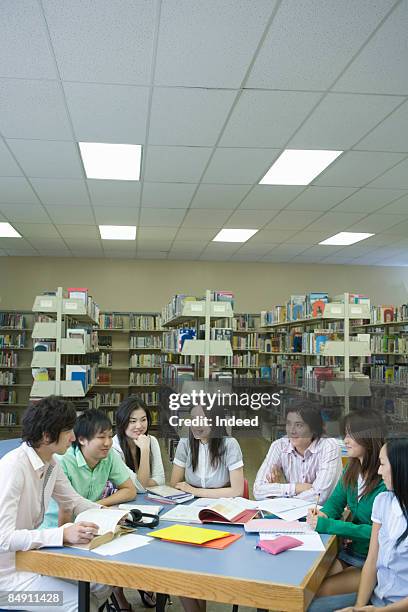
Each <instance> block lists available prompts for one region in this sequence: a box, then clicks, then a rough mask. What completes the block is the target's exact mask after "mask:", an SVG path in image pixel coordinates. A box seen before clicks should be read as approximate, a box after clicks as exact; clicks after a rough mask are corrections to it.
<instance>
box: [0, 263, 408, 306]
mask: <svg viewBox="0 0 408 612" xmlns="http://www.w3.org/2000/svg"><path fill="white" fill-rule="evenodd" d="M59 285H61V286H62V287H65V288H66V287H88V288H89V289H90V290H91V293H92V295H93V296H94V298H95V300H96V301H97V303H98V304H99V305H100V307H101V308H102V309H103V310H125V311H126V310H133V311H157V310H160V309H161V307H162V306H163V305H164V304H165V303H166V302H167V301H168V299H169V298H170V297H171V296H172V295H173V294H174V293H190V294H193V295H200V294H202V293H203V291H204V290H205V289H207V288H208V289H225V290H231V291H233V292H234V293H235V296H236V306H235V310H236V312H240V311H241V312H258V311H260V310H264V309H267V308H269V307H270V306H271V305H273V304H282V303H284V302H285V301H286V300H287V298H288V297H289V295H290V294H291V293H303V292H307V291H328V292H329V294H330V295H335V294H337V293H341V292H343V291H352V292H359V293H365V294H367V295H369V296H370V297H371V300H372V303H374V304H376V303H377V304H379V303H393V304H401V303H405V302H406V301H407V298H408V296H407V290H408V268H385V267H369V266H340V265H339V266H335V265H316V264H315V265H311V264H307V265H306V264H305V265H298V264H296V265H294V264H269V263H241V262H240V263H218V262H187V261H133V260H118V259H111V260H108V259H68V258H60V259H49V258H42V257H33V258H29V257H1V258H0V310H2V309H7V308H10V309H11V308H12V309H24V310H28V309H31V306H32V303H33V297H34V296H35V295H37V294H39V293H41V292H42V291H43V290H46V289H48V290H52V289H55V288H56V287H57V286H59Z"/></svg>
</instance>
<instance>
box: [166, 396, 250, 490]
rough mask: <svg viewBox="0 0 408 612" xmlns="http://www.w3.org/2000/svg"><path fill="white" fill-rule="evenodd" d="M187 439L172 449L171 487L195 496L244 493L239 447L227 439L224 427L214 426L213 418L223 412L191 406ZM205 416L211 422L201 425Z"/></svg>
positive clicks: (222, 414)
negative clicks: (192, 422) (191, 420)
mask: <svg viewBox="0 0 408 612" xmlns="http://www.w3.org/2000/svg"><path fill="white" fill-rule="evenodd" d="M190 415H191V418H194V417H198V421H199V422H198V424H197V425H196V426H191V427H190V430H189V436H188V438H181V439H180V441H179V443H178V445H177V449H176V454H175V456H174V461H173V471H172V474H171V486H173V487H176V488H177V489H180V490H181V491H185V492H186V493H191V494H192V495H194V496H195V497H212V498H218V497H239V496H242V494H243V492H244V470H243V466H244V463H243V460H242V452H241V448H240V446H239V444H238V442H237V440H236V439H235V438H230V437H228V436H227V432H226V430H225V427H224V426H223V425H222V426H217V424H216V423H217V421H216V417H217V415H218V417H221V416H224V417H225V413H224V411H222V410H220V409H219V408H216V407H215V406H214V407H213V408H212V409H211V410H206V409H205V407H204V408H202V407H201V406H195V407H193V408H192V410H191V412H190ZM205 417H207V418H208V419H211V420H212V424H211V425H206V424H205V421H204V419H205Z"/></svg>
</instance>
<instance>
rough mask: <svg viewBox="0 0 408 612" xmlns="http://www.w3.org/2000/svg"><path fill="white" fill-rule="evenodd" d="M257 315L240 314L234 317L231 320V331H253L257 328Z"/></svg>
mask: <svg viewBox="0 0 408 612" xmlns="http://www.w3.org/2000/svg"><path fill="white" fill-rule="evenodd" d="M258 324H259V315H253V314H241V315H235V316H234V318H233V319H232V329H233V330H234V331H253V330H255V329H256V328H257V327H258Z"/></svg>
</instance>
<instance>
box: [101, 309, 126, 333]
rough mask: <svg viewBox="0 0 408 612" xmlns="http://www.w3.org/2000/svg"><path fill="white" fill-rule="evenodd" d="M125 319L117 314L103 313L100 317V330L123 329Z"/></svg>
mask: <svg viewBox="0 0 408 612" xmlns="http://www.w3.org/2000/svg"><path fill="white" fill-rule="evenodd" d="M124 327H125V318H124V316H123V315H122V314H119V313H116V312H101V313H100V315H99V329H101V330H104V329H123V328H124Z"/></svg>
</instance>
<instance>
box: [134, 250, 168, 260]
mask: <svg viewBox="0 0 408 612" xmlns="http://www.w3.org/2000/svg"><path fill="white" fill-rule="evenodd" d="M136 259H167V251H166V252H164V253H161V252H160V251H157V252H156V253H152V252H151V251H137V253H136Z"/></svg>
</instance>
